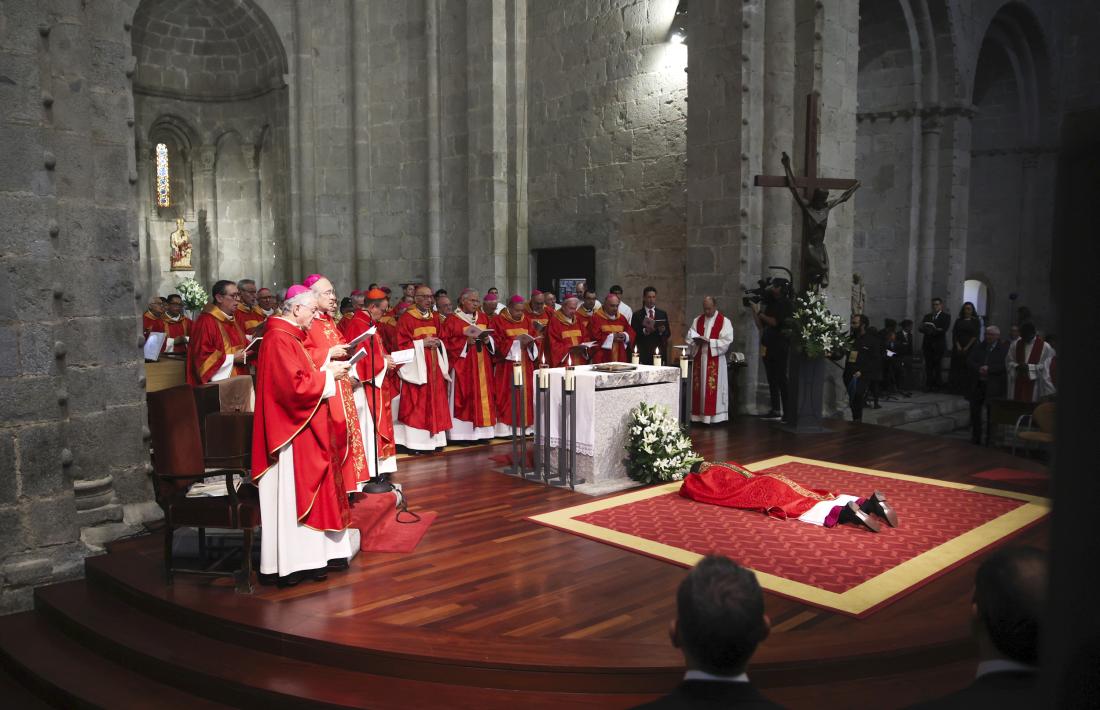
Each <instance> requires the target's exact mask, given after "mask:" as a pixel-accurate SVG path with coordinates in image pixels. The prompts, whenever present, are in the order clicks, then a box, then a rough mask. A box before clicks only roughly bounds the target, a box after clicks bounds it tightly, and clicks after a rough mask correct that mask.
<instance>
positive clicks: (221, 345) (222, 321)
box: [187, 303, 249, 387]
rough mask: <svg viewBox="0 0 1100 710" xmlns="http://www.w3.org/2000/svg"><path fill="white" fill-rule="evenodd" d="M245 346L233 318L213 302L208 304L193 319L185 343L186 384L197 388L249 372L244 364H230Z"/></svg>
mask: <svg viewBox="0 0 1100 710" xmlns="http://www.w3.org/2000/svg"><path fill="white" fill-rule="evenodd" d="M247 346H248V341H247V340H246V339H245V337H244V334H243V333H241V330H240V328H239V327H238V326H237V324H236V323H235V322H234V321H233V319H232V318H231V317H230V316H227V315H225V313H223V312H222V309H220V308H218V306H217V305H216V304H214V303H209V304H207V305H206V307H205V308H203V309H202V313H200V314H199V317H198V318H196V319H195V325H194V327H193V328H192V329H191V341H190V342H189V343H188V344H187V384H189V385H191V386H192V387H197V386H198V385H205V384H207V383H210V382H217V381H219V380H225V379H228V378H230V377H232V376H234V375H247V374H249V372H248V367H247V366H246V365H243V364H240V365H238V364H233V356H234V355H235V354H237V353H239V352H240V351H242V350H244V349H245V348H246V347H247Z"/></svg>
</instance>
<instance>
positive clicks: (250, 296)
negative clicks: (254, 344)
mask: <svg viewBox="0 0 1100 710" xmlns="http://www.w3.org/2000/svg"><path fill="white" fill-rule="evenodd" d="M237 291H238V292H239V293H240V295H241V302H240V303H238V304H237V312H236V313H234V314H233V320H235V321H236V322H237V327H238V328H240V329H241V332H242V333H244V335H246V336H249V335H253V334H254V333H255V331H256V327H257V326H259V325H260V324H261V323H263V322H264V321H265V320H267V316H265V315H264V312H263V309H262V308H260V307H259V306H258V305H257V304H256V298H257V295H258V293H259V292H258V291H257V289H256V282H255V281H253V280H252V279H241V280H240V281H238V282H237Z"/></svg>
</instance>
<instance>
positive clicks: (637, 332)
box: [630, 286, 671, 365]
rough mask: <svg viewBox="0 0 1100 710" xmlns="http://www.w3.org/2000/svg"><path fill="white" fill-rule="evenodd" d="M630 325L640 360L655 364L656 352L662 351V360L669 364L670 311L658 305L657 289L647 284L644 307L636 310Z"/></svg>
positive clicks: (643, 362) (646, 363)
mask: <svg viewBox="0 0 1100 710" xmlns="http://www.w3.org/2000/svg"><path fill="white" fill-rule="evenodd" d="M630 327H631V328H633V329H634V336H635V340H636V344H637V346H638V362H640V363H641V364H643V365H652V364H653V355H654V353H657V352H660V353H661V362H663V363H664V364H666V365H668V364H670V363H669V361H668V353H667V352H665V345H666V343H668V336H669V333H670V332H671V331H669V329H668V313H666V312H665V311H663V310H662V309H660V308H658V307H657V289H655V288H653V287H652V286H646V287H645V290H644V291H642V307H641V308H639V309H638V310H636V311H634V315H633V317H631V319H630Z"/></svg>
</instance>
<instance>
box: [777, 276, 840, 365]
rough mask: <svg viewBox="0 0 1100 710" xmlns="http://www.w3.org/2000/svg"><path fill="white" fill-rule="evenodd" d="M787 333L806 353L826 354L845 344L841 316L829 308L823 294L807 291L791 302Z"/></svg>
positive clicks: (814, 354)
mask: <svg viewBox="0 0 1100 710" xmlns="http://www.w3.org/2000/svg"><path fill="white" fill-rule="evenodd" d="M789 333H790V335H791V341H792V343H793V344H794V346H795V347H796V348H798V349H799V350H801V351H802V352H803V353H804V354H805V355H806V357H809V358H817V357H829V356H830V355H831V354H832V353H835V352H839V351H841V350H843V349H845V348H846V347H847V343H848V339H847V336H846V335H845V328H844V320H843V319H842V318H841V317H840V316H838V315H836V314H834V313H832V312H831V311H829V308H828V306H826V305H825V297H824V296H822V295H821V294H820V293H819V292H817V291H809V292H807V293H805V294H803V295H801V296H799V297H798V298H796V299H795V302H794V314H793V315H792V316H791V320H790V329H789Z"/></svg>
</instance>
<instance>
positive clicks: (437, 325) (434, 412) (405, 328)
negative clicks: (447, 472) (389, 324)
mask: <svg viewBox="0 0 1100 710" xmlns="http://www.w3.org/2000/svg"><path fill="white" fill-rule="evenodd" d="M413 303H414V305H413V306H412V307H411V308H408V309H406V310H405V312H404V313H403V314H402V315H401V317H400V319H399V320H398V321H397V347H398V350H412V351H413V358H412V361H411V362H408V363H405V364H404V365H402V366H401V369H400V370H398V373H399V376H400V377H401V379H402V380H404V381H403V382H402V383H401V403H400V408H399V411H398V415H397V422H398V423H397V426H395V427H394V438H395V439H396V440H397V443H398V444H402V445H403V446H405V447H406V448H408V449H409V450H411V451H414V452H428V451H434V450H435V449H437V448H439V447H442V446H446V445H447V434H446V432H447V430H449V429H450V428H451V414H450V412H449V411H448V409H449V406H448V402H447V400H448V397H447V383H448V382H449V381H450V377H451V376H450V365H449V364H448V362H447V350H446V348H444V347H443V341H442V340H440V336H441V334H442V329H443V319H442V318H441V317H440V315H439V314H438V313H436V312H435V311H433V310H432V289H431V288H430V287H428V286H426V285H424V284H421V285H419V286H416V287H415V289H414V292H413Z"/></svg>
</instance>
